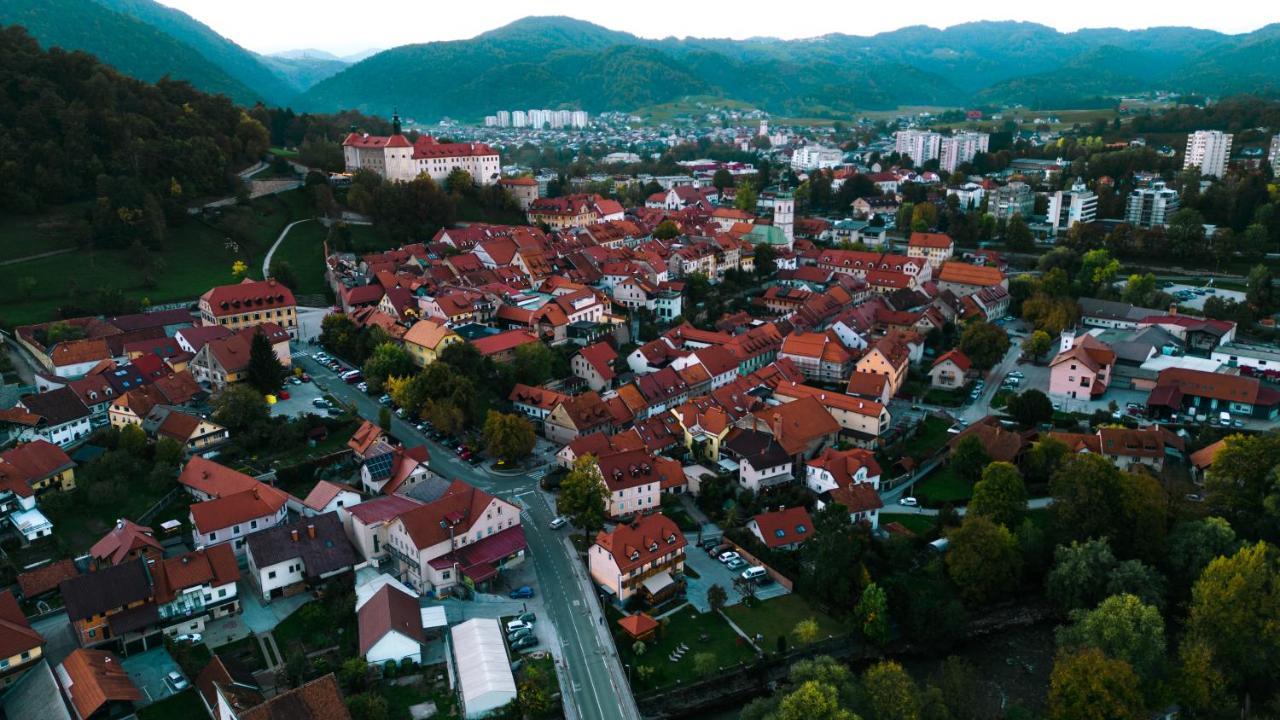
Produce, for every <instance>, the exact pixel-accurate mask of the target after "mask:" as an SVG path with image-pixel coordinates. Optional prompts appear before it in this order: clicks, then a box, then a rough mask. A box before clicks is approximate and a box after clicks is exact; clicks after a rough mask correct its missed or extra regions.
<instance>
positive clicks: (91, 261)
mask: <svg viewBox="0 0 1280 720" xmlns="http://www.w3.org/2000/svg"><path fill="white" fill-rule="evenodd" d="M66 212H67V211H63V213H62V215H59V214H58V213H57V212H56V211H55V212H54V213H50V214H45V215H41V216H39V217H38V218H20V219H17V220H6V221H0V258H3V257H9V256H19V257H20V256H24V255H27V254H30V253H31V251H30V247H31V245H32V244H33V243H36V242H39V243H40V247H41V248H42V249H41V250H40V251H41V252H43V251H45V250H48V249H57V247H67V246H68V245H67V243H66V235H67V234H66V233H63V234H61V235H60V237H61V238H62V239H60V240H57V241H55V242H54V243H53V245H52V246H49V245H48V244H46V243H44V242H43V241H42V240H39V239H38V238H40V237H41V236H40V234H39V233H33V232H32V228H36V227H38V226H39V225H40V224H41V223H45V224H49V223H52V222H54V221H53V220H52V219H51V218H57V217H65V214H66ZM235 212H237V210H236V209H228V210H227V211H225V214H226V215H227V216H230V215H231V214H233V213H235ZM309 213H310V209H309V206H308V203H307V201H306V198H305V196H304V195H303V194H302V193H301V192H297V191H295V192H289V193H281V194H280V195H274V196H271V197H267V198H260V199H258V200H255V201H254V202H253V205H252V213H251V214H250V216H249V218H248V220H247V222H245V223H244V226H245V237H246V239H245V241H244V242H242V243H240V244H239V245H238V246H234V245H233V246H228V238H229V233H228V232H227V230H226V228H225V227H224V226H222V225H220V223H222V222H223V220H218V219H215V220H214V221H212V222H204V221H201V220H198V219H195V218H189V219H186V221H185V222H184V223H183V224H182V225H180V226H178V227H173V228H170V229H169V233H168V237H167V238H166V240H165V243H164V248H163V250H161V251H160V252H158V253H152V252H147V253H144V254H143V255H142V257H139V255H137V254H135V253H134V252H133V251H130V250H107V249H100V248H88V249H85V250H81V251H78V252H76V253H74V254H73V255H57V256H53V257H48V258H40V259H36V260H30V261H27V262H22V263H18V264H16V265H8V266H5V267H4V270H5V274H6V276H7V277H8V278H10V280H11V282H7V283H4V285H3V286H2V287H0V308H2V309H0V322H2V323H6V324H9V325H24V324H27V323H33V322H40V321H43V320H49V319H53V318H54V317H55V313H56V311H57V308H58V307H60V306H62V305H65V304H67V303H79V304H81V305H88V304H90V303H91V302H92V300H93V297H92V293H93V292H95V291H97V290H108V289H110V290H120V291H122V292H123V293H124V295H125V296H126V297H129V298H133V299H136V300H144V299H145V300H146V301H148V302H150V303H151V304H161V303H169V302H180V301H194V300H195V299H197V298H199V297H200V295H201V293H203V292H204V291H205V290H208V289H209V288H210V287H213V286H214V285H218V284H224V283H230V282H233V281H234V278H233V277H232V275H231V266H232V264H233V263H234V262H235V261H236V260H243V261H244V262H245V263H247V264H248V266H249V274H250V276H252V277H259V276H261V274H262V255H263V253H265V251H266V249H267V248H268V247H270V244H271V243H272V242H275V239H276V237H277V236H278V235H279V234H280V230H281V229H282V228H283V227H284V226H285V225H286V224H288V223H289V222H290V221H291V220H294V219H297V218H299V217H306V216H307V215H308V214H309ZM33 235H34V236H35V237H36V238H37V239H36V240H33V239H32V236H33ZM23 245H25V246H26V247H25V248H24V247H22V246H23ZM153 257H154V258H158V259H159V260H160V262H161V264H160V265H158V266H157V265H154V264H153V265H148V262H146V261H147V260H150V259H151V258H153ZM27 277H30V278H33V279H34V280H35V281H36V282H35V289H34V290H32V291H31V292H30V293H29V294H28V293H24V292H23V289H22V287H21V285H20V283H18V282H12V280H16V279H21V278H27Z"/></svg>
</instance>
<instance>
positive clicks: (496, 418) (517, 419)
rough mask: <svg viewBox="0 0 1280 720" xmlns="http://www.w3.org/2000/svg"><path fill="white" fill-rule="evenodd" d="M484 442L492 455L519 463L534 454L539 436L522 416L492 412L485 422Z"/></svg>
mask: <svg viewBox="0 0 1280 720" xmlns="http://www.w3.org/2000/svg"><path fill="white" fill-rule="evenodd" d="M484 442H485V449H486V450H488V452H489V454H490V455H492V456H494V457H496V458H499V459H502V460H506V461H507V462H518V461H520V460H523V459H525V458H527V457H529V454H530V453H532V452H533V447H534V445H535V443H536V442H537V436H536V435H535V434H534V432H533V425H531V424H529V421H528V420H526V419H525V418H523V417H521V416H520V415H516V414H514V413H500V412H496V411H494V410H490V411H489V413H488V415H487V416H486V417H485V420H484Z"/></svg>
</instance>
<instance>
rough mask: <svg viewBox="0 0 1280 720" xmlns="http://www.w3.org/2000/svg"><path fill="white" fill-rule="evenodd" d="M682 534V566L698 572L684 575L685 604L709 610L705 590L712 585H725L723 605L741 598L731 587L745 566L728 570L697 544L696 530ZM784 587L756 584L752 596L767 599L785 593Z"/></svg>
mask: <svg viewBox="0 0 1280 720" xmlns="http://www.w3.org/2000/svg"><path fill="white" fill-rule="evenodd" d="M685 538H686V539H687V540H688V541H689V545H688V546H687V547H686V548H685V551H684V557H685V559H684V562H685V566H686V567H688V568H692V569H693V571H694V572H696V573H698V577H696V578H694V577H689V576H688V575H685V583H686V587H685V598H686V599H687V600H688V601H689V604H691V605H693V606H694V607H695V608H697V609H698V612H710V611H711V603H709V602H707V590H708V589H710V587H711V586H712V585H719V586H720V587H722V588H724V589H725V593H726V594H727V596H728V599H726V600H725V603H724V604H725V605H737V604H738V603H740V602H742V594H741V593H739V592H738V591H737V589H736V588H734V585H733V581H734V579H735V578H737V577H738V576H739V575H740V574H741V573H742V571H743V570H746V569H747V567H748V566H746V565H743V566H742V567H740V568H738V569H737V570H730V569H729V568H728V567H726V566H725V565H724V563H722V562H720V561H719V560H717V559H715V558H713V557H711V556H710V555H708V554H707V551H706V550H703V549H702V548H701V547H699V546H698V545H697V541H698V537H697V535H696V534H690V533H686V534H685ZM786 594H787V589H786V588H784V587H783V586H781V585H779V584H778V583H776V582H775V583H771V584H769V585H757V586H756V597H757V598H759V599H760V600H768V599H770V598H775V597H778V596H780V595H786Z"/></svg>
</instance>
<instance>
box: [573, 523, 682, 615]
mask: <svg viewBox="0 0 1280 720" xmlns="http://www.w3.org/2000/svg"><path fill="white" fill-rule="evenodd" d="M687 544H688V543H687V541H686V540H685V538H684V534H683V533H681V532H680V528H679V527H677V526H676V524H675V522H674V521H672V520H671V518H668V517H666V516H665V515H663V514H662V513H655V514H653V515H646V516H644V517H641V518H638V519H637V520H636V521H635V522H634V523H631V524H622V525H618V526H617V527H616V528H614V529H613V532H605V531H603V530H602V531H600V532H599V533H597V534H596V541H595V543H594V544H593V545H592V546H591V550H590V551H589V552H588V553H587V555H588V557H589V567H590V570H591V579H592V580H594V581H595V582H596V584H597V585H599V586H600V588H601V589H602V590H604V591H605V593H606V594H607V595H609V596H610V597H611V598H613V600H614V601H616V602H618V603H623V602H626V601H627V600H628V599H629V598H630V597H631V596H632V595H636V594H639V595H641V596H642V597H644V598H645V599H646V600H647V601H649V602H650V603H651V604H653V603H658V602H662V601H663V600H665V599H666V598H667V597H670V596H671V594H672V593H674V592H675V590H676V589H677V586H678V585H677V581H678V579H679V577H680V576H681V575H682V574H683V572H684V548H685V545H687Z"/></svg>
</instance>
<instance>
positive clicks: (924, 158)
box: [893, 130, 942, 165]
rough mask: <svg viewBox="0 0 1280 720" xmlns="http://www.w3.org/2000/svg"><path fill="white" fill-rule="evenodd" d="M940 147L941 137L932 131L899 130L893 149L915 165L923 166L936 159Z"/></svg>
mask: <svg viewBox="0 0 1280 720" xmlns="http://www.w3.org/2000/svg"><path fill="white" fill-rule="evenodd" d="M941 145H942V136H941V135H939V134H938V133H936V132H933V131H932V130H899V131H898V134H897V136H896V137H895V138H894V147H893V149H894V150H896V151H897V153H898V154H899V155H903V156H905V157H909V158H911V159H912V160H913V161H914V162H915V164H916V165H923V164H925V163H927V162H929V161H930V160H933V159H936V158H937V157H938V151H939V149H940V148H941Z"/></svg>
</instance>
